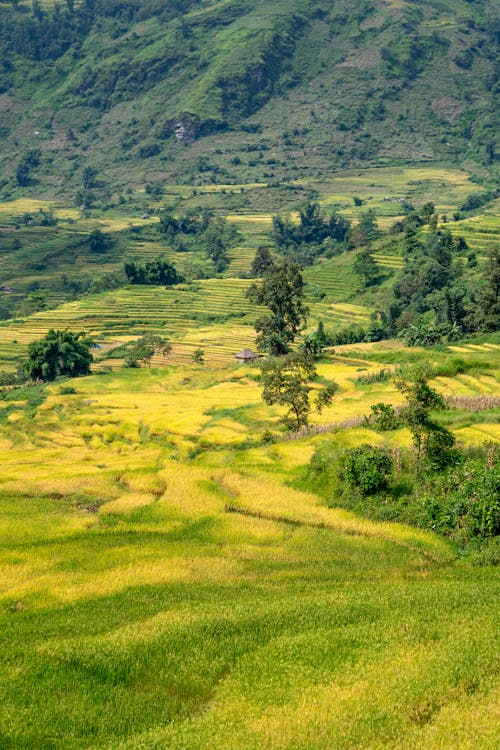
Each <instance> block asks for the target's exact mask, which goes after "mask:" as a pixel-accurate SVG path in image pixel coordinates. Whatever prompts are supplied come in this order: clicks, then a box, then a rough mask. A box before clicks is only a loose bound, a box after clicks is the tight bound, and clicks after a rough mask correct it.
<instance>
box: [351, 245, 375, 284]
mask: <svg viewBox="0 0 500 750" xmlns="http://www.w3.org/2000/svg"><path fill="white" fill-rule="evenodd" d="M353 268H354V273H355V274H356V275H357V276H360V277H361V278H362V279H363V283H364V285H365V286H370V284H374V283H375V282H376V281H377V279H378V278H379V276H380V270H379V267H378V265H377V263H376V262H375V260H374V259H373V256H372V255H371V253H370V251H369V249H368V248H364V249H363V250H361V251H360V252H359V253H358V254H357V255H356V257H355V259H354V264H353Z"/></svg>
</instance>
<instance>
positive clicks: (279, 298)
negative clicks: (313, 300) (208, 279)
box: [247, 258, 308, 356]
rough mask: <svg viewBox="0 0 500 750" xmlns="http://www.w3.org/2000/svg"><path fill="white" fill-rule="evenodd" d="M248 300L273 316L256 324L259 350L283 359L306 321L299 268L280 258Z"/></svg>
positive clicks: (290, 261)
mask: <svg viewBox="0 0 500 750" xmlns="http://www.w3.org/2000/svg"><path fill="white" fill-rule="evenodd" d="M247 297H248V299H250V300H251V301H252V302H255V303H256V304H257V305H264V306H265V307H267V308H269V310H270V314H269V315H265V316H262V317H260V318H259V319H258V320H257V321H256V323H255V330H256V331H257V333H258V336H257V348H258V349H259V350H261V351H268V352H269V353H270V354H272V355H275V356H280V355H282V354H286V353H287V352H288V351H289V346H290V344H291V343H293V341H294V340H295V337H296V335H297V334H298V332H299V331H300V330H301V329H302V328H303V326H304V325H305V323H306V320H307V313H308V309H307V307H306V306H305V304H304V280H303V278H302V274H301V271H300V266H299V265H298V263H296V262H295V261H293V260H290V259H289V258H279V259H278V260H276V262H275V263H274V264H273V266H271V268H270V269H269V272H268V273H267V275H266V276H264V278H263V280H262V281H261V282H260V283H257V282H256V283H254V284H252V286H251V287H250V288H249V289H248V291H247Z"/></svg>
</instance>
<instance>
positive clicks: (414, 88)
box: [0, 0, 499, 201]
mask: <svg viewBox="0 0 500 750" xmlns="http://www.w3.org/2000/svg"><path fill="white" fill-rule="evenodd" d="M495 6H496V4H495V3H494V2H493V0H476V1H475V2H466V1H465V0H433V1H432V2H430V1H429V0H415V1H414V2H411V3H410V2H404V1H399V0H398V1H396V0H355V1H354V2H353V1H352V0H350V1H349V0H337V2H334V3H332V2H329V1H327V0H259V1H257V2H256V1H255V0H252V1H250V0H219V1H218V2H208V0H177V1H172V2H161V0H143V1H142V2H139V0H85V1H84V2H82V3H81V4H77V3H74V0H67V2H66V4H64V5H59V4H55V5H52V3H50V4H45V3H44V2H43V0H42V1H40V0H33V2H32V4H31V5H29V6H27V5H25V4H24V3H22V2H21V3H20V2H17V1H16V0H12V3H11V4H6V3H3V4H1V5H0V70H1V76H0V136H1V138H2V142H3V146H2V149H1V155H0V172H1V178H0V194H1V197H3V198H4V199H8V198H12V197H18V196H19V195H24V194H38V193H40V192H43V193H44V194H45V195H52V196H65V197H67V196H71V197H74V198H75V199H76V200H77V201H78V200H80V199H83V200H84V199H85V196H83V198H82V195H81V192H80V193H79V190H80V191H81V190H82V189H83V190H85V189H86V188H88V187H89V184H86V183H89V180H88V179H87V178H88V176H89V174H90V175H92V180H90V182H92V181H93V180H94V181H95V180H97V181H100V182H101V185H102V186H104V187H106V188H107V189H108V191H111V190H113V191H114V190H116V189H123V188H125V187H126V186H127V185H129V184H130V183H131V182H133V183H135V184H141V183H143V184H144V183H145V182H147V181H153V182H154V181H157V180H161V181H167V182H179V181H182V182H192V183H194V184H196V183H198V184H202V183H207V182H219V183H221V182H222V183H224V182H237V183H240V182H248V181H260V180H266V181H276V182H280V181H284V180H287V179H297V178H305V177H309V176H315V177H321V175H326V174H331V173H332V171H334V170H336V169H339V168H345V167H353V166H354V167H356V166H360V165H367V164H369V165H390V164H398V163H404V162H409V161H412V162H432V161H439V162H453V163H454V164H457V163H462V164H464V165H470V164H476V165H477V164H479V165H483V166H484V165H486V166H488V165H492V164H493V163H494V161H495V160H496V158H497V152H496V146H495V133H496V130H497V123H496V121H495V105H494V101H495V94H496V92H497V90H498V89H497V87H498V83H497V80H498V79H497V64H498V63H497V61H496V58H495V52H496V41H497V40H498V28H499V26H498V18H497V15H496V13H495ZM26 167H27V169H26ZM20 168H21V172H20V173H19V169H20ZM85 175H87V177H85Z"/></svg>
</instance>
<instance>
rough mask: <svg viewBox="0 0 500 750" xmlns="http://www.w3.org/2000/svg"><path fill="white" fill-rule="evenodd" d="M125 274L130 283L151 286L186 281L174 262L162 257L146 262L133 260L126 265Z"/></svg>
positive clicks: (170, 284)
mask: <svg viewBox="0 0 500 750" xmlns="http://www.w3.org/2000/svg"><path fill="white" fill-rule="evenodd" d="M124 270H125V275H126V277H127V279H128V281H129V283H130V284H144V285H149V286H172V285H173V284H180V283H181V282H183V281H184V279H183V277H182V276H179V274H178V273H177V270H176V268H175V266H174V265H172V263H169V262H168V261H166V260H163V259H162V258H156V259H155V260H150V261H147V262H146V263H144V264H141V263H137V262H134V261H131V262H129V263H125V265H124Z"/></svg>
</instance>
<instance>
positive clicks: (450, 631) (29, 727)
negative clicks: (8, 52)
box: [0, 168, 500, 750]
mask: <svg viewBox="0 0 500 750" xmlns="http://www.w3.org/2000/svg"><path fill="white" fill-rule="evenodd" d="M308 186H309V187H312V188H314V189H316V190H318V194H319V196H320V200H321V203H322V205H323V206H324V207H325V208H330V207H333V206H340V207H341V209H342V210H343V211H345V212H346V213H348V214H349V215H351V216H352V217H353V218H356V215H357V211H358V209H356V210H355V209H354V206H353V202H352V195H353V194H356V195H359V196H360V197H362V199H363V201H364V205H363V207H362V209H363V210H364V209H366V208H370V207H374V208H375V209H376V210H378V212H379V215H381V217H382V218H381V224H382V223H383V222H385V224H384V226H386V225H387V226H388V225H389V223H390V222H391V221H393V220H394V218H395V217H396V216H398V215H399V207H400V203H399V202H398V201H399V198H409V199H410V200H412V201H413V202H415V204H416V205H420V204H421V203H423V202H425V200H436V198H439V200H437V201H436V202H437V204H438V208H439V212H440V214H441V213H445V212H447V211H449V210H451V209H453V210H454V209H456V207H457V205H458V204H459V203H460V202H461V201H462V200H463V199H464V197H465V196H466V195H468V194H469V193H471V192H473V191H474V190H476V189H479V188H477V186H474V185H472V183H470V181H469V180H468V178H467V176H466V175H465V173H463V172H460V171H458V170H444V169H443V170H440V169H433V170H430V169H427V168H422V169H421V170H416V169H412V170H404V169H390V170H388V169H384V170H370V171H369V172H368V171H363V172H361V171H360V173H359V174H356V175H353V174H352V173H351V174H345V175H342V174H339V175H338V176H336V177H335V178H334V179H333V180H331V181H329V183H328V184H325V185H316V184H313V183H309V184H308ZM306 187H307V186H306ZM223 189H224V190H225V191H226V192H230V191H233V190H234V192H235V193H240V192H241V190H242V189H243V190H244V191H245V192H246V193H248V195H249V196H250V197H251V200H255V202H256V203H257V202H258V201H257V198H256V196H257V194H258V193H259V191H265V190H266V186H263V185H248V186H208V187H206V188H203V189H200V190H199V191H198V192H199V193H203V196H204V197H206V198H207V200H208V199H213V200H216V199H217V197H218V195H219V194H220V195H222V190H223ZM192 192H193V191H192V188H191V187H190V186H180V187H179V186H171V188H170V193H171V194H172V195H173V196H175V195H178V196H182V197H183V198H184V199H185V201H186V203H189V200H190V196H191V194H192ZM170 193H168V195H167V198H168V199H170V198H171V197H172V195H170ZM385 198H388V200H385ZM198 199H199V195H197V196H196V200H198ZM193 200H194V198H193ZM250 202H251V201H250ZM9 205H10V208H9V207H8V206H7V204H2V205H0V223H2V222H3V221H4V220H5V222H6V226H7V229H6V231H5V236H7V240H8V242H10V241H11V235H10V234H9V233H10V232H13V231H16V232H21V233H24V234H23V242H24V243H26V246H27V245H28V244H29V237H28V234H29V233H30V232H32V235H33V236H34V235H35V230H38V229H40V228H38V227H33V228H32V229H28V228H27V229H24V228H23V229H20V230H14V225H13V221H14V219H15V217H16V216H22V214H23V213H26V212H29V211H38V209H39V208H41V207H45V208H47V207H49V204H48V203H41V202H40V205H38V203H36V204H35V203H33V202H31V203H27V202H26V200H25V199H23V200H20V201H17V202H16V205H15V206H14V205H13V204H9ZM55 210H56V212H58V216H60V219H61V224H62V225H63V228H64V227H66V224H64V222H65V221H67V222H68V225H67V226H68V227H70V226H72V225H71V224H70V223H69V220H71V219H72V220H75V221H76V222H77V223H76V224H75V226H76V227H77V228H78V231H81V232H82V233H88V232H89V231H91V229H92V227H93V226H95V225H96V223H99V224H101V226H103V228H104V229H105V231H121V230H123V229H126V227H127V226H129V225H130V222H131V221H133V222H134V223H135V221H136V220H135V219H133V220H132V219H130V218H129V217H127V216H124V215H119V214H116V215H114V214H111V213H110V214H109V216H108V215H106V216H103V217H96V220H95V221H94V220H93V219H90V220H89V219H88V218H85V219H83V218H82V217H80V216H79V212H76V213H70V212H69V211H71V210H73V209H68V212H67V213H64V212H65V211H66V209H65V208H64V206H55ZM59 212H60V213H59ZM136 213H137V216H139V215H140V213H139V212H136ZM77 214H78V215H77ZM134 215H136V214H134ZM225 215H227V216H228V218H229V220H230V221H232V222H234V223H235V224H237V226H238V229H239V230H240V232H241V234H242V237H243V239H242V241H241V244H240V245H239V246H238V247H237V248H235V249H234V250H232V251H231V266H230V268H229V271H228V273H229V274H230V275H232V276H234V275H236V276H238V275H239V274H245V273H246V272H247V271H248V268H249V265H250V263H251V260H252V257H253V253H254V250H255V247H257V246H258V245H259V244H261V243H263V242H266V238H267V237H268V236H269V235H268V233H269V229H270V226H271V213H266V212H265V210H264V211H263V210H262V209H260V208H258V206H256V205H250V206H249V207H248V208H247V209H245V210H243V211H240V210H238V211H237V212H236V211H235V212H234V213H232V212H228V211H225ZM489 216H490V215H489V214H488V212H485V213H484V217H486V218H485V219H484V221H483V217H481V221H480V222H479V229H478V227H477V226H476V224H475V220H474V219H465V220H463V221H460V222H454V223H451V222H449V224H448V226H450V227H451V228H452V231H457V232H458V231H459V229H460V227H461V226H463V228H464V231H465V232H468V236H467V241H468V242H469V244H470V245H471V247H474V248H475V249H477V250H478V251H479V252H481V249H482V246H481V244H480V239H481V233H483V234H484V232H485V231H486V230H488V231H489V229H490V228H494V227H495V225H494V223H491V224H488V222H494V220H493V219H492V218H488V217H489ZM141 221H142V222H143V223H145V224H147V223H152V221H153V219H152V220H146V219H145V220H141ZM5 236H4V239H5ZM9 247H10V245H9ZM158 247H159V245H158V243H156V242H154V241H151V240H150V239H146V240H144V241H142V240H140V241H139V242H134V245H133V252H134V253H136V255H137V257H141V258H150V257H155V256H156V255H157V250H158ZM163 250H164V251H165V253H166V254H167V256H168V257H170V251H169V250H168V248H162V251H163ZM127 252H128V250H127ZM2 258H3V259H4V260H6V259H7V255H4V256H2ZM0 260H2V259H1V258H0ZM376 260H377V262H378V263H379V265H381V266H382V267H383V268H385V269H387V271H389V272H390V271H391V269H392V270H397V269H398V268H399V267H400V266H401V258H400V257H399V256H395V255H384V254H379V255H376ZM344 263H345V259H342V258H341V259H340V260H339V259H337V258H333V259H330V260H325V261H324V262H322V263H321V264H318V265H317V266H313V267H311V268H309V269H307V270H306V271H305V277H306V281H307V285H308V293H310V295H311V298H312V301H311V302H310V303H309V306H310V310H311V312H310V326H311V327H314V325H315V324H316V322H317V320H319V319H321V320H323V321H324V322H325V325H327V326H336V327H338V326H342V325H350V324H352V323H355V324H359V325H365V324H366V323H367V322H368V320H369V316H370V313H371V309H370V308H369V307H365V306H363V305H360V304H355V303H353V301H352V295H353V293H356V291H357V288H358V287H357V281H356V279H355V278H354V277H353V276H352V273H351V271H350V267H349V266H348V264H347V265H345V268H344V266H343V264H344ZM112 266H113V264H110V265H109V268H108V265H107V264H106V263H103V265H102V269H103V270H112ZM1 267H2V266H1V265H0V268H1ZM35 276H36V274H35V275H34V277H33V278H35ZM250 283H251V281H250V280H248V279H244V278H225V279H208V280H202V281H197V282H195V283H193V284H186V285H181V286H178V287H175V288H171V289H163V288H154V287H128V288H123V289H117V290H113V291H110V292H106V293H102V294H96V295H84V296H82V297H80V299H78V300H76V301H72V302H66V303H65V304H62V305H60V306H59V307H58V308H57V309H53V310H42V311H41V312H38V313H35V314H33V315H30V316H27V317H20V318H16V319H13V320H9V321H5V322H2V323H0V370H3V369H5V370H7V369H10V370H13V369H14V368H15V367H16V365H17V363H18V362H19V360H20V359H21V358H22V357H23V356H25V355H26V351H27V346H28V344H29V342H30V341H33V340H35V339H37V338H40V337H41V336H43V335H44V334H45V333H46V332H47V330H48V329H49V328H66V327H68V328H69V329H70V330H73V331H83V332H85V333H87V334H90V335H91V336H93V337H94V338H95V340H96V342H97V344H98V347H99V348H96V349H95V350H93V351H94V357H95V360H96V362H95V364H94V365H93V372H94V374H93V375H91V376H89V377H85V378H80V379H75V380H73V381H65V382H61V383H55V384H51V385H48V386H42V385H38V386H29V387H21V388H14V389H9V388H5V389H2V390H1V391H0V521H1V522H0V550H1V551H0V643H1V644H2V659H0V748H6V750H25V749H26V750H66V749H67V748H75V749H76V750H78V749H79V748H81V749H82V750H83V749H84V748H85V750H154V749H157V750H166V749H167V748H168V750H170V749H171V748H172V749H173V750H176V749H177V750H181V749H182V750H194V749H195V748H196V749H197V750H206V748H221V749H222V750H240V749H241V750H257V748H258V750H278V749H280V750H281V749H283V750H285V749H286V750H324V749H325V748H328V749H329V750H330V749H331V750H348V749H350V748H352V749H354V748H366V749H367V750H368V748H369V749H370V750H371V749H372V748H373V749H375V750H376V749H377V748H380V749H382V748H393V749H394V750H395V749H396V748H398V749H400V750H408V749H414V750H420V748H429V750H457V749H458V748H460V750H462V748H464V749H468V748H470V750H476V749H477V748H480V749H482V748H485V749H486V750H489V749H491V750H493V748H495V750H496V748H497V747H498V740H497V734H496V731H495V730H496V725H497V724H498V719H499V718H500V716H499V705H500V704H499V697H500V696H499V689H498V677H497V675H498V667H499V664H498V649H497V636H498V624H499V618H498V614H499V612H498V604H497V602H498V593H499V591H498V589H499V586H498V574H497V573H496V571H495V569H494V568H491V567H489V566H487V565H485V566H484V567H474V566H473V565H472V564H471V562H469V561H468V560H467V558H465V559H461V558H460V557H458V554H457V551H456V549H455V547H454V546H453V545H452V544H451V543H449V542H447V541H445V540H444V539H443V538H441V537H438V536H437V535H434V534H432V533H430V532H424V531H421V530H418V529H416V528H410V527H406V526H403V525H400V524H395V523H377V522H374V521H369V520H367V519H365V518H362V517H361V516H358V515H356V514H354V513H351V512H348V511H346V510H343V509H341V508H339V507H335V498H334V497H330V498H329V501H328V504H327V503H326V502H325V500H324V499H320V498H319V497H318V496H317V495H315V494H313V493H312V492H307V491H303V490H299V489H297V487H296V485H294V486H291V484H292V482H291V480H292V479H293V478H294V477H296V476H298V475H299V474H300V472H301V471H303V470H304V467H305V466H306V465H307V464H308V462H309V460H310V458H311V456H312V455H313V452H314V450H315V449H316V448H317V447H318V446H320V445H321V444H322V443H323V441H325V440H328V441H332V442H333V443H335V444H336V445H338V446H339V448H345V447H354V446H358V445H361V444H366V443H368V444H370V445H386V446H387V447H388V448H391V449H399V448H402V447H406V446H408V445H409V442H410V436H409V433H408V431H407V430H403V429H401V430H396V431H393V432H391V433H379V432H376V431H374V430H372V429H369V428H368V427H367V426H362V425H358V426H353V425H355V422H356V420H358V421H361V419H362V417H363V416H364V415H366V414H368V413H369V411H370V405H371V404H373V403H376V402H380V401H385V402H389V403H392V404H394V405H399V404H400V403H401V394H399V392H398V391H397V390H396V389H395V387H394V385H393V384H392V382H391V380H390V379H388V378H386V379H382V380H381V381H380V382H372V383H369V384H367V383H363V382H362V381H361V380H360V378H363V377H364V376H367V375H374V374H376V373H377V372H379V371H380V370H381V369H383V368H385V369H389V370H390V369H394V368H396V367H397V366H398V365H399V364H401V363H404V362H406V361H414V360H423V359H425V360H427V361H429V362H430V363H431V364H433V365H436V366H441V367H442V371H443V374H441V375H440V376H439V377H436V378H435V380H434V381H433V382H432V385H433V386H435V387H436V388H437V389H438V390H439V391H440V392H441V393H443V395H445V396H459V397H469V398H472V399H477V400H480V399H481V398H484V399H487V398H489V397H491V396H500V385H499V375H500V345H499V344H497V343H495V341H496V340H495V341H493V340H492V341H491V342H488V341H484V340H483V339H481V340H480V341H479V340H478V342H477V343H461V344H457V345H452V346H449V347H442V348H440V349H435V350H431V351H423V350H418V349H414V350H412V351H411V352H409V351H408V350H405V349H404V347H403V346H402V345H401V344H400V343H398V342H380V343H376V344H358V345H349V346H344V347H337V348H336V350H335V351H329V352H327V353H326V356H325V358H324V359H323V360H322V361H321V363H320V364H319V367H318V369H319V375H320V377H322V378H334V379H335V380H336V382H337V383H338V384H339V386H340V389H339V391H338V393H337V394H336V395H335V397H334V400H333V403H332V405H331V406H330V407H328V408H327V409H326V410H325V411H323V413H322V414H321V415H319V414H313V415H312V417H311V424H312V429H311V431H310V433H309V434H306V435H303V436H302V437H296V436H295V438H294V439H291V436H289V435H286V434H284V433H283V432H282V431H281V427H280V422H279V420H280V417H281V416H282V414H283V409H282V408H280V407H277V406H276V407H268V406H266V405H265V404H264V402H263V401H262V399H261V386H260V383H259V367H258V365H246V366H241V365H238V364H237V363H236V362H235V361H234V356H233V355H234V354H235V353H236V352H238V351H239V350H240V349H242V348H245V347H249V348H254V347H255V343H254V342H255V332H254V329H253V323H254V320H255V318H256V316H257V315H258V314H259V311H258V310H255V309H253V308H252V307H251V306H250V304H249V303H248V301H247V300H246V297H245V290H246V289H247V288H248V285H249V284H250ZM315 287H318V288H319V290H320V291H322V292H324V294H325V296H324V297H323V298H322V299H321V301H320V302H318V301H314V299H315V296H314V294H315ZM145 332H154V333H156V334H160V335H161V336H164V337H166V338H168V339H169V340H170V341H171V342H172V344H173V349H172V352H171V354H170V355H169V356H168V357H167V358H163V357H155V358H154V359H153V362H152V367H151V368H150V369H148V368H141V369H122V367H121V365H122V363H123V359H122V358H120V357H119V356H114V355H113V350H114V349H117V347H119V346H121V345H122V344H123V343H126V342H128V341H130V340H134V339H135V338H137V337H139V336H141V335H142V334H143V333H145ZM199 348H201V349H202V350H203V351H204V359H205V361H204V363H203V364H193V362H192V355H193V353H194V350H195V349H199ZM457 358H460V359H462V360H464V361H465V362H466V363H468V364H469V365H471V364H472V363H476V366H475V367H470V368H468V369H465V370H464V371H462V372H459V373H458V374H453V373H452V371H450V374H446V372H447V371H446V365H447V363H449V362H450V361H452V360H456V359H457ZM485 364H488V365H489V366H488V367H485ZM444 418H445V417H444V416H443V419H444ZM446 419H447V422H446V424H447V426H448V427H449V428H450V429H451V430H452V431H453V432H454V434H455V435H456V437H457V439H458V440H459V442H460V443H461V444H463V445H465V446H478V445H481V444H485V443H495V442H497V443H498V442H500V426H499V422H498V408H497V409H495V408H488V409H486V410H485V411H484V412H481V411H479V412H465V411H464V412H461V411H460V409H452V410H451V411H450V412H447V413H446ZM346 422H349V423H350V425H351V426H349V427H345V426H344V427H339V425H342V423H346ZM270 434H271V435H273V436H274V440H273V441H272V442H269V436H270Z"/></svg>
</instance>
